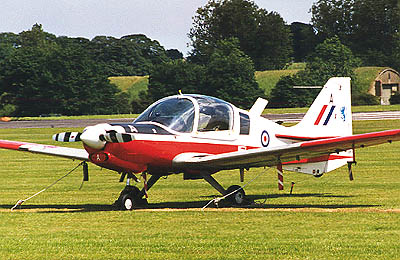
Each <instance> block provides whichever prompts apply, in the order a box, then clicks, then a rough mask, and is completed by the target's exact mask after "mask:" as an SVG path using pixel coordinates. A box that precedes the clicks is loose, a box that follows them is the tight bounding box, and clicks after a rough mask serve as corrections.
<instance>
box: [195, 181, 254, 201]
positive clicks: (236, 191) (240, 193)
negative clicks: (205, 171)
mask: <svg viewBox="0 0 400 260" xmlns="http://www.w3.org/2000/svg"><path fill="white" fill-rule="evenodd" d="M203 179H204V180H205V181H206V182H208V183H209V184H210V185H211V186H213V187H214V189H216V190H217V191H218V192H219V193H221V194H222V195H223V196H226V195H228V194H231V193H232V194H231V195H229V196H228V197H227V198H226V199H227V201H229V202H230V204H232V205H243V204H245V203H247V200H246V193H245V192H244V190H243V188H242V187H240V186H239V185H232V186H230V187H229V188H228V189H227V190H225V189H224V188H223V187H222V186H221V184H219V183H218V181H217V180H216V179H214V178H213V177H212V176H211V175H203Z"/></svg>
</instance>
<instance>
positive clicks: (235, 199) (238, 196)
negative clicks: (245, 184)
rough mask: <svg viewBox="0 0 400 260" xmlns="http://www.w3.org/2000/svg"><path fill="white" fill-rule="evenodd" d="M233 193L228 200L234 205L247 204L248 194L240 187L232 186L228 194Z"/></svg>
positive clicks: (227, 191)
mask: <svg viewBox="0 0 400 260" xmlns="http://www.w3.org/2000/svg"><path fill="white" fill-rule="evenodd" d="M234 191H236V192H235V193H233V194H232V195H230V196H228V197H227V199H228V201H229V202H230V203H231V204H232V205H243V204H244V203H245V202H246V193H245V192H244V190H243V188H241V187H240V186H239V185H232V186H230V187H229V188H228V189H227V190H226V194H229V193H232V192H234Z"/></svg>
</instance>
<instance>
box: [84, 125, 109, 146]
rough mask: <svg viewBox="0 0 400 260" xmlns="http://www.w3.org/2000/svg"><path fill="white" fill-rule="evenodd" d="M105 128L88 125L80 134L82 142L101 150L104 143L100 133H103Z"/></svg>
mask: <svg viewBox="0 0 400 260" xmlns="http://www.w3.org/2000/svg"><path fill="white" fill-rule="evenodd" d="M104 134H105V130H104V128H102V127H96V126H89V127H87V128H85V130H83V133H82V134H81V140H82V142H83V143H84V144H85V145H87V146H89V147H90V148H93V149H97V150H101V149H103V148H104V146H105V145H106V142H105V141H102V140H100V138H99V137H100V135H104Z"/></svg>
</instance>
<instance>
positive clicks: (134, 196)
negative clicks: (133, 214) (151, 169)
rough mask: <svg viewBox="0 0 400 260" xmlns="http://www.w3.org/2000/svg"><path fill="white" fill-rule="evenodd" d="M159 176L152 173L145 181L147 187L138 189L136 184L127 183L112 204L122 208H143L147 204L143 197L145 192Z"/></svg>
mask: <svg viewBox="0 0 400 260" xmlns="http://www.w3.org/2000/svg"><path fill="white" fill-rule="evenodd" d="M160 178H161V175H152V176H151V177H150V179H149V180H148V182H147V189H145V188H143V189H142V190H139V188H138V187H136V186H131V185H129V182H127V185H126V186H125V188H124V189H123V190H122V191H121V193H120V194H119V197H118V199H117V200H116V201H115V203H114V205H115V206H117V207H119V208H120V209H122V210H133V209H135V208H143V207H146V206H147V205H148V202H147V199H145V198H143V196H144V195H145V194H146V192H147V191H148V190H149V189H150V188H151V187H152V186H153V185H154V184H155V183H156V182H157V181H158V180H159V179H160Z"/></svg>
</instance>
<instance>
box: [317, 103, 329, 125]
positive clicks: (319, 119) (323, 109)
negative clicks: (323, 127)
mask: <svg viewBox="0 0 400 260" xmlns="http://www.w3.org/2000/svg"><path fill="white" fill-rule="evenodd" d="M327 107H328V105H324V106H323V107H322V109H321V112H319V115H318V117H317V120H315V123H314V125H318V124H319V122H320V121H321V118H322V116H323V115H324V113H325V110H326V108H327Z"/></svg>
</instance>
